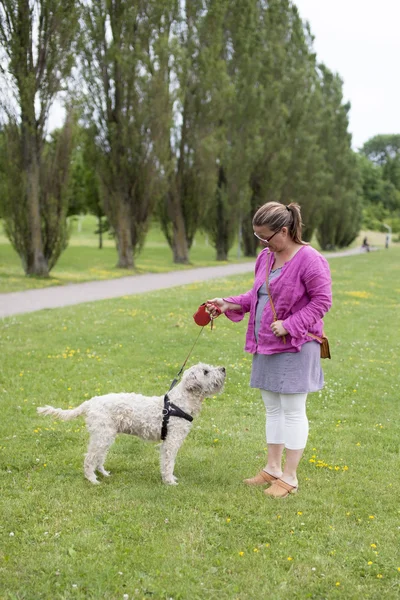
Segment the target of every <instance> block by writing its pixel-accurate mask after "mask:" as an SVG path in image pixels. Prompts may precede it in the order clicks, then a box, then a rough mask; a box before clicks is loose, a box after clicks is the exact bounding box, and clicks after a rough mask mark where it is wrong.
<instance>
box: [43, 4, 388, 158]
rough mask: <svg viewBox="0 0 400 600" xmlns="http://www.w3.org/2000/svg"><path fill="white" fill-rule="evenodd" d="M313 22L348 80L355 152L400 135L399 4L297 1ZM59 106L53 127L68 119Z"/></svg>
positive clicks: (318, 45) (321, 56)
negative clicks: (374, 141) (381, 138)
mask: <svg viewBox="0 0 400 600" xmlns="http://www.w3.org/2000/svg"><path fill="white" fill-rule="evenodd" d="M294 3H295V4H296V5H297V7H298V9H299V12H300V15H301V17H302V18H303V19H305V20H307V21H309V22H310V26H311V31H312V33H313V35H314V37H315V41H314V49H315V51H316V53H317V58H318V60H319V61H321V62H324V63H325V64H326V66H327V67H328V68H329V69H331V70H332V71H334V72H336V73H338V74H339V75H340V76H341V77H342V79H343V82H344V85H343V91H344V100H345V101H346V102H347V101H350V103H351V111H350V126H349V129H350V132H351V133H352V135H353V148H354V149H355V150H356V149H358V148H360V147H361V146H362V145H363V144H364V142H366V141H367V140H368V139H369V138H371V137H372V136H374V135H377V134H379V133H400V72H399V71H400V69H399V62H400V0H294ZM62 112H63V111H61V110H60V107H59V106H58V105H56V106H55V107H54V109H53V110H52V111H51V115H50V123H49V125H50V129H52V128H53V127H55V126H58V127H59V126H60V124H61V120H62V118H63V116H62Z"/></svg>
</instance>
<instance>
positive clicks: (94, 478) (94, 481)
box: [86, 477, 100, 485]
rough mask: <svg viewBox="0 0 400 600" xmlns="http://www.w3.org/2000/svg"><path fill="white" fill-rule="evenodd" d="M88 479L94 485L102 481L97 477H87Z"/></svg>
mask: <svg viewBox="0 0 400 600" xmlns="http://www.w3.org/2000/svg"><path fill="white" fill-rule="evenodd" d="M86 479H87V480H88V481H90V483H93V485H100V481H99V480H98V479H97V477H90V478H89V477H86Z"/></svg>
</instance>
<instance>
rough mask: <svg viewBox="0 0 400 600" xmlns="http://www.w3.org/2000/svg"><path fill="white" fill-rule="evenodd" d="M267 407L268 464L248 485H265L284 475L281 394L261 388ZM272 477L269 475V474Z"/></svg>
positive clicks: (247, 482)
mask: <svg viewBox="0 0 400 600" xmlns="http://www.w3.org/2000/svg"><path fill="white" fill-rule="evenodd" d="M260 392H261V396H262V399H263V400H264V404H265V409H266V414H267V416H266V425H265V429H266V437H267V450H268V455H267V464H266V465H265V467H264V469H263V470H262V471H260V472H259V473H257V475H255V476H254V477H251V478H250V479H245V480H244V483H246V484H247V485H265V484H267V483H272V482H273V481H274V480H275V479H276V478H278V477H281V475H282V454H283V449H284V447H285V446H284V425H285V422H284V414H283V409H282V405H281V400H280V397H279V394H276V393H275V392H267V391H266V390H260ZM266 474H268V475H272V477H268V475H266Z"/></svg>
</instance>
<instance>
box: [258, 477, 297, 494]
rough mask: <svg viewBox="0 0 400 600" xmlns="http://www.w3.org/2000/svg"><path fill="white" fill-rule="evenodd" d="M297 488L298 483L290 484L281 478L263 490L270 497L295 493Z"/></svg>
mask: <svg viewBox="0 0 400 600" xmlns="http://www.w3.org/2000/svg"><path fill="white" fill-rule="evenodd" d="M298 489H299V486H298V485H290V483H286V481H282V479H277V480H276V481H274V483H273V484H272V485H271V487H270V488H269V489H268V490H264V494H266V495H267V496H271V497H272V498H286V497H287V496H289V494H296V492H297V490H298Z"/></svg>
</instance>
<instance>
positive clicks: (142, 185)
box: [81, 0, 157, 269]
mask: <svg viewBox="0 0 400 600" xmlns="http://www.w3.org/2000/svg"><path fill="white" fill-rule="evenodd" d="M153 8H156V2H147V3H141V2H132V1H130V0H114V1H112V2H111V1H109V0H98V1H96V2H92V1H90V0H84V1H83V2H82V15H83V16H82V44H81V59H82V65H83V68H82V70H83V75H84V79H85V84H86V85H85V89H84V99H85V105H86V120H87V122H88V123H90V124H92V125H93V124H94V125H95V126H96V130H97V135H96V140H95V141H96V145H97V147H98V148H99V150H100V158H99V171H98V173H99V176H100V178H101V185H102V188H103V190H102V197H103V199H104V209H105V212H106V215H107V217H108V220H109V222H110V225H111V226H112V228H113V230H114V232H115V236H116V242H117V251H118V264H117V266H118V267H120V268H126V269H131V268H133V267H134V257H135V254H136V253H137V252H138V251H139V250H140V249H141V247H142V245H143V242H144V239H145V234H146V231H147V228H148V225H149V220H150V217H151V214H152V210H153V207H154V204H155V200H156V188H157V185H156V184H157V170H156V162H155V154H154V151H153V139H152V128H151V120H150V116H151V107H150V106H149V81H150V73H149V70H148V65H147V61H146V52H147V49H148V44H149V38H150V36H151V32H152V28H153V23H152V10H153Z"/></svg>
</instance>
